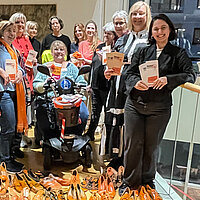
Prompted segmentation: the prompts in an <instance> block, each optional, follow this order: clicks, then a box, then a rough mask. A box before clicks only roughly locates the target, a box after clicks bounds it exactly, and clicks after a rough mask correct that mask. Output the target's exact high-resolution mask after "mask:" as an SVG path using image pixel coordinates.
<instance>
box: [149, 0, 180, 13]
mask: <svg viewBox="0 0 200 200" xmlns="http://www.w3.org/2000/svg"><path fill="white" fill-rule="evenodd" d="M182 4H183V3H182V0H151V8H152V12H180V11H182V6H183V5H182Z"/></svg>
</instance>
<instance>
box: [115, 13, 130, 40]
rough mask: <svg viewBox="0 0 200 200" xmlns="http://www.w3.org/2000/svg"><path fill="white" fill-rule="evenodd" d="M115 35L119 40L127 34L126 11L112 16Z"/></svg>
mask: <svg viewBox="0 0 200 200" xmlns="http://www.w3.org/2000/svg"><path fill="white" fill-rule="evenodd" d="M112 20H113V24H114V28H115V33H116V35H117V38H116V40H117V39H118V38H120V37H122V36H123V35H124V34H127V31H128V30H127V24H128V14H127V12H126V11H124V10H119V11H116V12H115V13H114V14H113V16H112Z"/></svg>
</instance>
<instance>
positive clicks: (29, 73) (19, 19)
mask: <svg viewBox="0 0 200 200" xmlns="http://www.w3.org/2000/svg"><path fill="white" fill-rule="evenodd" d="M10 21H11V22H12V23H14V24H15V25H16V27H17V29H16V38H15V40H14V41H13V42H12V44H13V46H14V47H15V48H16V49H17V50H18V60H19V64H20V66H21V67H22V68H23V69H24V70H25V72H26V76H25V77H26V78H24V79H23V80H24V82H25V84H24V85H25V87H26V88H25V92H26V96H27V97H29V99H28V98H27V100H28V101H27V103H28V104H27V118H28V125H29V126H31V123H32V119H33V115H32V113H33V112H32V111H33V110H31V109H33V106H32V105H31V98H32V97H33V79H34V74H33V68H29V67H26V66H25V62H26V59H27V57H28V54H29V51H30V50H33V47H32V44H31V42H30V40H29V38H28V36H27V35H26V28H25V27H26V16H25V15H24V14H23V13H14V14H13V15H12V16H11V17H10ZM25 138H26V137H23V139H22V140H21V135H20V134H16V140H15V144H16V148H15V150H14V154H15V155H16V156H17V157H20V158H23V157H24V153H23V152H22V151H21V150H20V149H19V147H20V143H21V147H25V146H27V144H26V142H28V143H31V140H30V139H28V138H26V140H27V141H25Z"/></svg>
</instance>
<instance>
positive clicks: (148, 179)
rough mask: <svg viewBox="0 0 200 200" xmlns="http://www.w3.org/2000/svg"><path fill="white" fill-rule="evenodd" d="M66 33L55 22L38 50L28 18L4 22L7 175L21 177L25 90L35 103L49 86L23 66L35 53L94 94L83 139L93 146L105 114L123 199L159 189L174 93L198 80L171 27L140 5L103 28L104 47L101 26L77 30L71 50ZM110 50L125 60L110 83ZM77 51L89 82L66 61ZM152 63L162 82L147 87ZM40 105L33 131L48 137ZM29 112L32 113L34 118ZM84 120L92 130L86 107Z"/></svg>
mask: <svg viewBox="0 0 200 200" xmlns="http://www.w3.org/2000/svg"><path fill="white" fill-rule="evenodd" d="M63 26H64V24H63V21H62V20H61V19H60V18H58V17H57V16H52V17H51V18H50V19H49V28H50V30H51V31H52V33H51V34H49V35H47V36H46V37H45V38H44V39H43V41H42V44H41V45H40V43H39V42H38V41H37V40H36V39H35V36H36V35H37V27H38V26H37V23H36V22H32V21H30V22H27V23H26V17H25V16H24V15H23V14H21V13H15V14H14V15H13V16H11V18H10V20H9V21H1V22H0V38H1V39H0V89H1V90H0V109H1V110H0V111H1V115H0V143H1V145H0V161H1V162H5V163H6V165H7V169H8V170H10V171H14V172H18V171H20V170H21V169H22V167H23V165H22V164H21V163H19V162H17V161H15V160H14V156H16V155H17V153H18V155H17V156H19V154H20V152H19V144H20V141H21V135H22V133H25V132H26V130H27V128H28V122H27V118H26V115H25V113H26V112H24V111H26V110H27V105H26V102H25V96H26V93H25V92H24V91H27V90H26V89H27V88H30V93H31V94H32V96H33V94H34V91H35V92H37V93H39V94H42V93H43V92H44V89H43V85H44V82H45V81H46V79H47V77H46V76H44V74H41V73H40V72H38V73H37V75H36V77H35V76H34V72H33V69H30V68H28V69H27V67H26V66H25V64H24V63H25V61H26V59H27V56H28V52H29V51H30V50H32V49H34V50H35V51H37V52H38V55H39V56H41V58H42V62H43V63H47V62H51V61H54V62H56V63H59V64H61V65H62V69H63V71H62V76H67V77H69V78H71V79H73V80H74V81H75V82H82V83H84V84H85V85H87V84H88V88H89V90H90V91H92V92H91V95H92V111H91V120H90V124H89V128H88V130H87V132H86V133H85V135H88V136H89V137H90V140H91V141H93V140H94V139H95V137H94V133H95V129H96V127H97V125H98V121H99V118H100V113H101V110H102V107H104V112H105V121H104V124H105V127H104V134H102V137H104V138H103V139H102V140H101V145H100V148H101V149H100V153H102V152H103V154H108V155H109V156H110V158H111V159H112V160H111V162H110V164H109V166H112V167H114V168H117V167H118V166H120V165H123V166H124V169H125V171H124V179H123V184H122V185H121V186H120V188H119V193H120V194H122V193H123V191H124V190H125V189H126V188H127V187H130V188H131V189H137V188H138V186H139V185H146V184H148V185H150V186H151V187H152V188H154V187H155V185H154V178H155V173H156V158H157V156H158V151H157V150H158V146H159V144H160V142H161V140H162V137H163V135H164V132H165V129H166V127H167V124H168V122H169V119H170V116H171V106H172V96H171V93H172V91H173V90H174V89H175V88H176V87H177V86H179V85H181V84H184V83H185V82H191V83H193V82H194V81H195V78H196V74H195V72H194V69H193V66H192V62H191V60H190V59H189V57H188V55H187V53H186V51H185V50H184V49H182V48H179V47H177V46H174V45H172V44H171V43H170V41H172V40H174V39H175V38H176V32H175V28H174V25H173V23H172V22H171V20H170V19H169V18H168V17H167V16H166V15H164V14H159V15H156V16H154V17H153V19H152V17H151V11H150V8H149V5H148V4H146V3H145V2H143V1H138V2H136V3H135V4H133V5H132V7H131V8H130V11H129V14H127V13H126V12H125V11H123V10H121V11H117V12H115V13H114V14H113V17H112V22H109V23H107V24H106V25H105V26H104V27H103V30H104V35H103V41H101V40H100V39H99V38H98V33H97V25H96V23H95V22H94V21H92V20H90V21H89V22H88V23H87V24H86V25H85V26H84V25H83V24H82V23H79V24H75V26H74V42H73V43H71V41H70V39H69V37H68V36H66V35H64V34H62V33H61V30H62V28H63ZM25 27H27V29H25ZM106 46H110V47H111V50H112V51H117V52H120V53H123V54H124V62H123V66H122V68H121V75H118V76H113V75H112V73H113V70H112V69H108V68H107V66H106V64H103V63H102V54H101V52H102V51H101V50H102V48H104V47H106ZM76 51H78V52H79V53H80V54H81V57H80V58H77V60H78V62H79V64H78V65H77V66H82V65H90V66H91V72H90V74H89V80H88V83H87V82H86V81H85V80H84V77H83V76H79V77H78V69H77V66H75V65H74V64H73V63H72V62H70V61H69V60H70V54H72V53H74V52H76ZM6 59H14V60H15V61H16V71H17V73H16V76H15V79H14V80H10V77H9V75H8V74H7V73H6V71H5V66H6ZM150 60H158V67H159V78H157V79H156V80H154V81H153V82H152V84H151V85H148V84H147V83H145V82H144V81H143V80H142V78H141V75H140V71H139V65H141V64H143V63H145V62H146V61H150ZM34 65H37V60H35V62H34ZM47 65H48V64H47ZM22 83H23V84H22ZM24 88H25V89H24ZM40 105H41V106H40V107H38V109H37V110H36V111H37V112H36V118H37V123H36V127H38V129H37V131H39V132H45V131H47V130H49V125H48V118H47V117H46V118H45V116H46V114H44V113H45V106H44V105H43V104H40ZM27 111H28V110H27ZM31 113H32V112H31V111H30V114H28V113H27V115H30V116H29V118H31ZM81 113H83V115H82V116H83V117H82V121H83V122H84V123H87V117H88V112H87V109H86V107H85V105H84V104H83V105H82V109H81V111H80V115H81ZM29 118H28V119H29ZM29 122H31V120H29ZM44 122H45V123H44ZM41 134H43V133H41ZM13 146H14V147H15V148H14V149H13Z"/></svg>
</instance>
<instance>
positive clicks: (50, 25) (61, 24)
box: [48, 16, 64, 31]
mask: <svg viewBox="0 0 200 200" xmlns="http://www.w3.org/2000/svg"><path fill="white" fill-rule="evenodd" d="M52 19H57V20H58V22H59V24H60V30H62V29H63V27H64V23H63V20H62V19H60V18H59V17H57V16H51V17H50V18H49V24H48V28H49V29H50V30H51V31H53V29H52V24H51V21H52Z"/></svg>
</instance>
